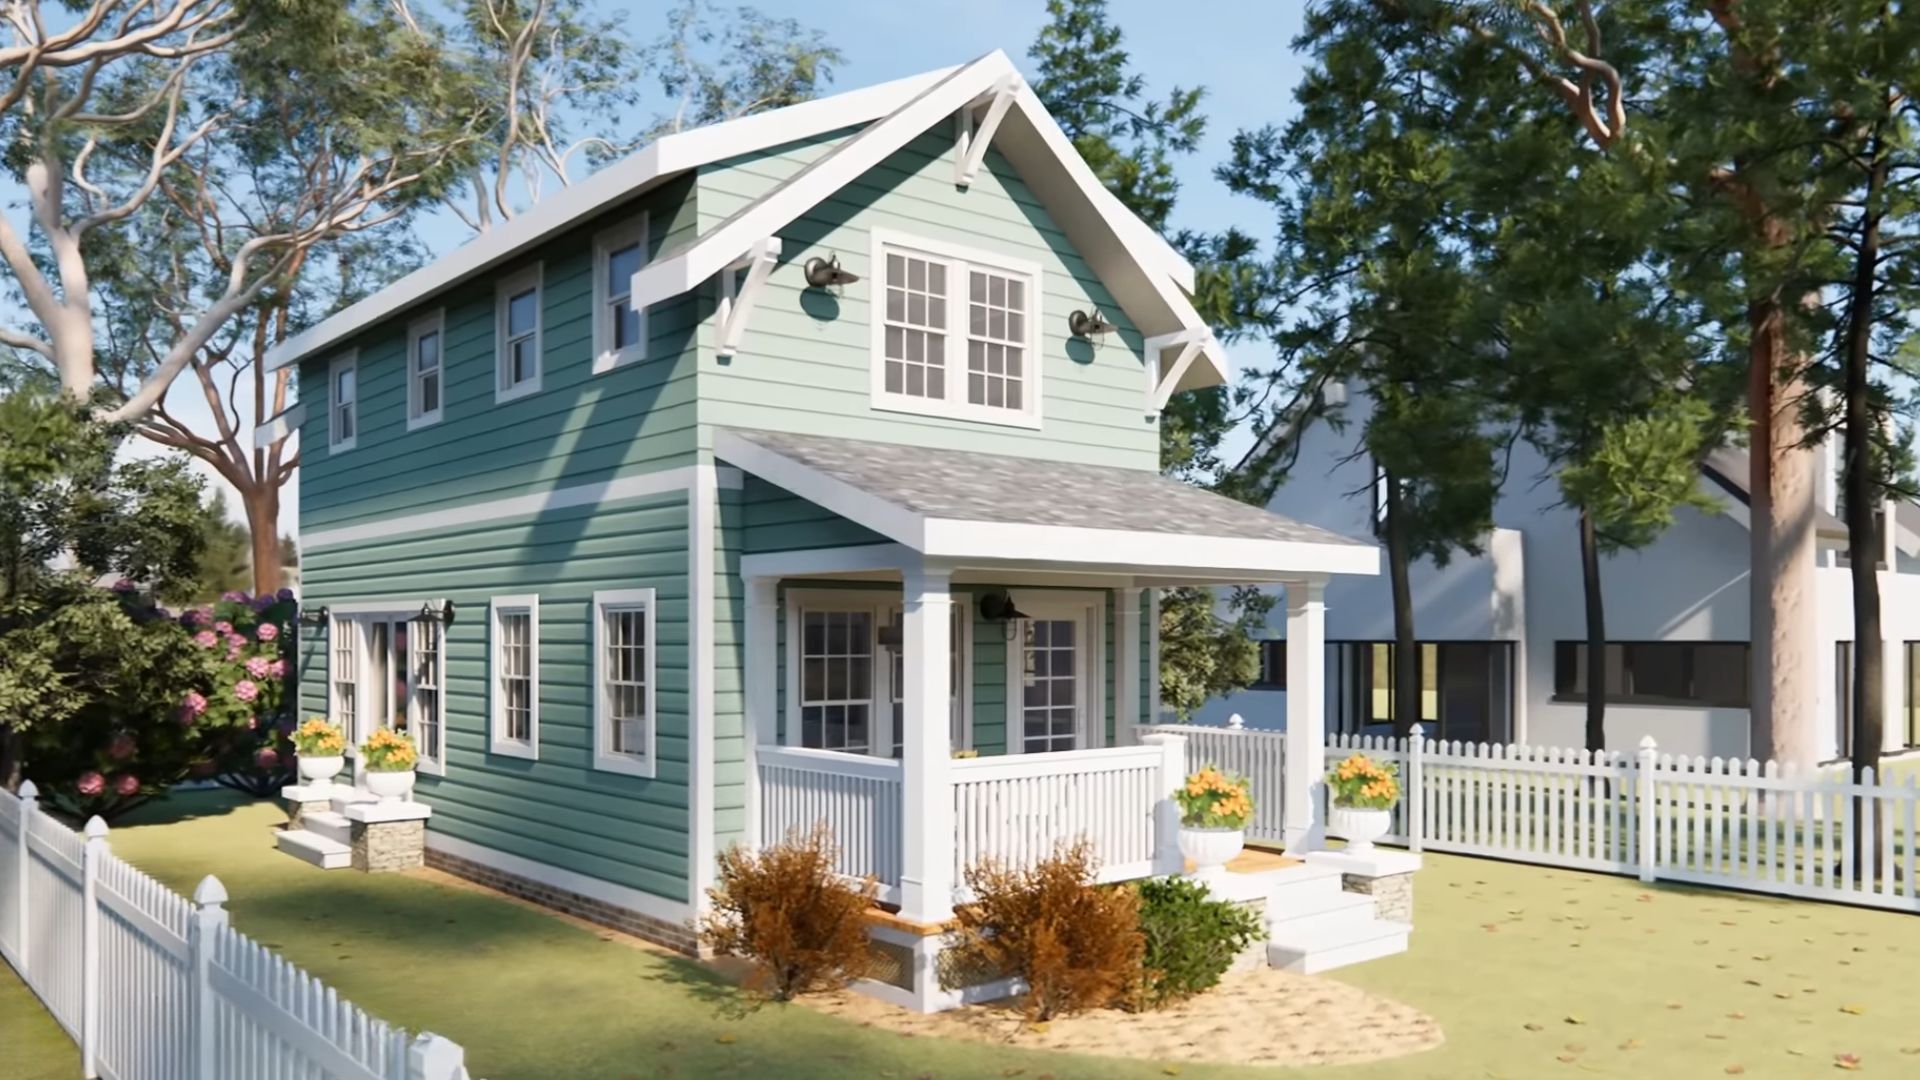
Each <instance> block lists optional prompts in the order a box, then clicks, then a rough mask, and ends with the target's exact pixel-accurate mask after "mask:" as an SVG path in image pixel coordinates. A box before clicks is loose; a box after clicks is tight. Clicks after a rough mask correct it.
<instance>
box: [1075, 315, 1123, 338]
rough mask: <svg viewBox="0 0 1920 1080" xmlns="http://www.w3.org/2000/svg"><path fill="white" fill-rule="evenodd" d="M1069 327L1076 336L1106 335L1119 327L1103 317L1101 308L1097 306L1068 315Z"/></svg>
mask: <svg viewBox="0 0 1920 1080" xmlns="http://www.w3.org/2000/svg"><path fill="white" fill-rule="evenodd" d="M1067 329H1068V330H1069V331H1071V332H1072V334H1073V336H1074V337H1077V338H1089V337H1093V336H1094V335H1096V334H1098V335H1099V336H1101V337H1106V336H1107V335H1108V334H1111V333H1113V332H1114V331H1115V330H1118V329H1119V327H1117V326H1115V325H1113V324H1112V323H1110V322H1108V321H1107V320H1106V319H1104V318H1101V316H1100V309H1098V308H1095V309H1094V310H1092V311H1076V312H1074V313H1073V314H1071V315H1069V316H1067Z"/></svg>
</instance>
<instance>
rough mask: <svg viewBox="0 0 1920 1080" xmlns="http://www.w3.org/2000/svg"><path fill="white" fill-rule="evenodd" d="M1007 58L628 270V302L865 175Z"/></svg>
mask: <svg viewBox="0 0 1920 1080" xmlns="http://www.w3.org/2000/svg"><path fill="white" fill-rule="evenodd" d="M1010 73H1013V62H1012V61H1011V60H1008V59H1007V56H1006V54H1005V53H1003V52H1000V51H998V50H996V51H994V52H991V53H988V54H987V55H986V56H983V57H981V58H980V59H978V60H975V61H974V62H973V63H971V64H968V65H966V66H965V67H963V68H960V69H959V70H957V71H955V72H953V73H952V74H950V75H948V76H947V77H946V78H944V79H942V80H940V81H939V82H938V83H935V84H934V85H933V86H930V87H928V88H927V89H926V90H924V91H922V92H921V93H920V94H919V95H917V96H916V97H914V99H913V100H911V101H909V102H907V103H906V104H904V105H902V106H901V107H900V108H898V109H896V110H894V111H893V112H892V113H890V114H889V115H888V116H887V117H886V118H885V119H883V120H880V121H879V122H878V123H875V124H873V125H872V126H871V127H868V128H867V129H866V130H864V131H861V132H860V133H858V134H856V135H854V136H853V137H851V138H849V139H847V140H846V141H845V142H843V143H841V144H840V145H839V146H837V147H835V148H834V149H833V150H832V151H830V152H829V153H826V154H824V155H822V156H820V157H819V158H816V159H815V160H814V161H813V162H812V163H811V164H809V165H807V167H806V168H804V169H801V170H800V171H799V172H797V173H795V174H793V175H792V176H790V177H788V178H787V179H786V180H784V181H782V182H781V183H780V184H779V185H778V186H777V187H775V188H774V189H773V190H772V191H769V192H768V193H767V194H765V195H763V196H761V197H760V198H759V199H758V200H756V201H754V202H752V203H749V204H748V205H747V206H745V207H744V208H742V209H740V210H738V211H736V212H735V213H734V214H733V215H732V216H730V217H728V218H727V219H726V220H725V221H722V222H721V223H720V224H718V225H716V226H714V227H713V228H712V229H711V230H709V231H708V232H707V234H706V235H705V236H702V237H700V238H698V239H696V240H694V241H693V242H692V243H690V244H688V245H687V246H686V247H685V248H682V249H681V250H680V251H678V252H676V253H674V254H672V255H669V256H667V257H665V258H662V259H658V260H656V261H654V262H652V263H650V264H648V265H646V266H643V267H641V268H640V270H639V271H638V272H637V273H635V274H634V275H633V285H632V294H633V303H634V306H635V307H645V306H649V305H652V304H657V303H660V302H661V301H663V300H668V299H671V298H672V297H675V296H679V295H680V294H681V293H684V292H686V291H688V290H689V289H692V288H693V287H694V286H696V285H698V284H700V283H701V282H703V281H705V280H707V279H708V278H710V277H712V276H713V275H715V274H717V273H719V272H720V271H721V270H723V269H725V268H726V267H727V266H728V265H730V264H731V263H733V262H734V261H735V260H736V259H738V258H739V257H740V256H741V255H742V254H743V253H745V252H746V251H747V249H748V248H749V247H751V246H752V245H753V243H754V242H755V241H757V240H760V239H762V238H764V237H768V236H772V235H773V234H774V233H776V232H778V231H779V230H780V229H782V228H784V227H786V226H787V225H788V224H789V223H791V222H792V221H794V220H795V219H796V218H798V217H800V215H802V214H804V213H806V212H807V211H809V210H811V209H813V208H814V207H815V206H818V205H820V204H821V203H823V202H825V201H826V200H827V199H829V198H831V197H832V196H833V194H834V193H835V192H837V191H839V190H840V189H841V188H843V187H846V186H847V185H848V184H850V183H852V182H853V181H854V180H856V179H858V178H859V177H861V176H863V175H865V174H866V173H867V172H868V171H869V170H871V169H873V168H874V167H875V166H878V165H879V164H881V163H882V162H884V161H886V159H887V158H889V157H891V156H893V154H894V152H895V151H897V150H899V149H900V148H902V147H904V146H906V145H907V143H909V142H911V141H912V140H913V139H915V138H916V137H918V136H919V135H920V134H922V133H923V132H925V131H927V130H929V129H931V128H932V127H933V126H934V125H935V124H937V123H939V122H940V121H942V120H945V119H946V118H948V117H950V116H952V115H953V114H954V113H955V112H957V111H958V110H959V109H960V108H962V107H963V106H965V105H966V104H968V103H969V102H971V101H972V100H973V99H975V98H977V97H979V96H980V95H981V94H983V93H986V92H989V91H991V90H992V89H993V88H994V87H995V86H996V85H998V83H999V80H1000V79H1001V77H1002V76H1005V75H1007V74H1010Z"/></svg>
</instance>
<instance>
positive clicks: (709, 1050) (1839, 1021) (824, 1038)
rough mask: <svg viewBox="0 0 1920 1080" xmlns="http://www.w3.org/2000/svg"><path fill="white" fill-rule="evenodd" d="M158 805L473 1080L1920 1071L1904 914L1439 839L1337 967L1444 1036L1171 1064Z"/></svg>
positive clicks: (259, 908) (253, 928)
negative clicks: (1016, 1035) (1292, 1056)
mask: <svg viewBox="0 0 1920 1080" xmlns="http://www.w3.org/2000/svg"><path fill="white" fill-rule="evenodd" d="M166 812H169V813H172V814H173V815H175V817H177V818H178V820H175V821H173V822H172V823H168V824H138V823H129V824H128V825H126V826H123V827H121V828H118V829H116V830H115V831H114V834H113V836H112V838H111V839H112V843H113V845H114V847H115V849H116V850H118V851H119V852H121V853H122V854H123V855H125V856H127V857H128V858H130V859H132V860H133V861H134V862H136V863H138V864H139V865H141V866H143V867H144V868H146V869H147V870H149V871H150V872H152V873H154V874H155V875H156V876H158V877H159V878H161V879H162V880H163V881H166V882H167V883H168V884H170V885H171V886H173V887H174V888H176V889H179V890H181V891H183V892H186V891H190V890H191V889H192V887H193V885H194V883H195V882H196V881H197V880H198V879H199V877H200V876H201V875H203V874H206V873H208V872H212V873H216V874H218V875H219V876H220V878H221V880H222V881H224V882H225V883H226V885H227V888H228V891H229V892H230V893H231V895H232V896H233V897H234V899H233V901H232V903H231V904H230V908H231V910H232V912H233V917H234V921H235V923H236V925H238V926H239V927H240V928H242V929H244V930H245V931H247V932H248V933H250V934H252V935H254V936H255V937H256V938H258V939H259V940H261V941H263V942H266V943H268V944H271V945H272V946H273V947H275V948H277V949H279V950H280V951H281V952H282V953H284V954H285V955H287V956H288V957H289V958H291V959H292V960H294V961H295V962H297V963H299V964H301V965H302V966H304V967H306V968H307V969H308V970H310V971H312V972H313V973H315V974H317V975H319V976H321V977H322V978H324V979H326V980H327V981H328V982H329V983H331V984H332V985H334V986H335V987H337V988H339V989H340V990H341V992H343V993H344V994H346V995H347V996H349V997H351V998H352V999H353V1000H354V1001H356V1002H357V1003H359V1004H361V1005H363V1006H365V1007H366V1008H367V1009H369V1010H370V1011H372V1012H374V1013H375V1014H377V1015H379V1016H382V1017H384V1018H386V1019H388V1020H390V1021H393V1022H396V1023H400V1024H404V1025H407V1026H409V1027H414V1028H425V1029H430V1030H434V1031H438V1032H441V1033H443V1034H445V1035H447V1036H449V1037H451V1038H453V1039H456V1040H458V1041H459V1042H461V1043H462V1044H464V1045H465V1046H466V1047H467V1049H468V1053H469V1057H468V1064H469V1066H470V1067H471V1068H472V1070H473V1073H474V1075H475V1076H476V1077H479V1078H481V1080H518V1078H525V1080H535V1078H539V1080H546V1078H550V1077H581V1078H605V1080H633V1078H640V1077H666V1076H673V1077H710V1076H751V1075H762V1074H771V1073H774V1072H775V1071H777V1073H778V1075H780V1076H782V1077H794V1078H811V1077H819V1078H823V1080H824V1078H827V1077H836V1078H837V1077H849V1076H874V1077H887V1076H892V1077H900V1078H903V1080H912V1078H917V1077H939V1078H945V1077H1010V1076H1025V1077H1029V1078H1033V1080H1038V1078H1040V1077H1043V1076H1052V1077H1054V1078H1055V1080H1066V1078H1069V1077H1087V1078H1092V1077H1115V1078H1123V1080H1124V1078H1141V1080H1144V1078H1146V1077H1163V1076H1166V1075H1172V1074H1173V1073H1174V1072H1177V1074H1178V1075H1180V1076H1183V1077H1199V1078H1208V1077H1218V1078H1223V1080H1224V1078H1238V1080H1252V1078H1254V1077H1256V1076H1280V1075H1286V1076H1295V1077H1304V1076H1308V1075H1312V1076H1316V1077H1326V1078H1329V1080H1414V1078H1434V1080H1439V1078H1446V1080H1455V1078H1461V1077H1469V1078H1481V1077H1494V1078H1498V1077H1510V1078H1514V1080H1520V1078H1529V1080H1530V1078H1533V1077H1541V1076H1556V1075H1562V1073H1563V1072H1564V1074H1565V1075H1568V1076H1574V1075H1586V1076H1611V1077H1637V1078H1652V1077H1676V1078H1681V1077H1684V1078H1695V1077H1706V1076H1720V1075H1724V1074H1726V1072H1727V1070H1728V1069H1729V1067H1731V1066H1736V1065H1737V1066H1740V1068H1741V1069H1742V1070H1744V1071H1743V1073H1742V1075H1745V1076H1748V1077H1754V1078H1768V1077H1779V1078H1788V1077H1810V1076H1828V1075H1834V1073H1835V1067H1834V1056H1835V1055H1836V1054H1841V1053H1851V1054H1856V1055H1858V1056H1859V1058H1860V1059H1861V1062H1862V1063H1863V1070H1862V1071H1865V1072H1871V1073H1875V1074H1879V1075H1887V1076H1901V1075H1915V1074H1920V1056H1915V1055H1910V1054H1907V1053H1905V1052H1904V1051H1920V1027H1916V1026H1915V1025H1914V1023H1913V1020H1912V1015H1913V1014H1912V1005H1911V1001H1912V990H1913V986H1914V982H1915V968H1916V967H1917V966H1920V919H1915V918H1914V917H1912V916H1903V915H1895V914H1889V913H1881V912H1871V911H1863V910H1857V909H1849V908H1841V907H1832V906H1822V905H1815V904H1802V903H1794V902H1789V901H1775V900H1770V899H1766V898H1762V897H1752V896H1741V895H1737V894H1730V893H1709V892H1700V891H1694V890H1688V889H1682V888H1675V887H1665V886H1661V887H1655V888H1646V887H1643V886H1641V885H1640V884H1639V883H1638V882H1636V881H1633V880H1631V879H1626V878H1616V877H1607V876H1601V875H1589V874H1580V873H1573V872H1565V871H1556V870H1545V869H1539V868H1534V867H1528V866H1519V865H1509V864H1504V863H1497V862H1490V861H1482V860H1474V859H1465V858H1455V857H1448V856H1429V857H1428V860H1427V867H1426V869H1425V870H1423V871H1422V872H1421V874H1420V876H1419V878H1418V884H1417V893H1418V896H1417V901H1418V913H1417V916H1416V922H1417V924H1418V926H1419V929H1418V931H1417V932H1416V933H1415V935H1414V939H1413V948H1412V950H1411V952H1409V953H1408V954H1406V955H1404V956H1399V957H1394V958H1391V959H1388V960H1382V961H1377V962H1374V963H1371V964H1366V965H1362V966H1360V967H1357V968H1348V969H1345V970H1343V971H1341V972H1339V973H1337V975H1336V976H1335V977H1337V978H1340V979H1343V980H1346V981H1348V982H1352V983H1354V984H1356V985H1359V986H1363V987H1366V988H1368V989H1371V990H1374V991H1377V992H1379V993H1383V994H1387V995H1390V996H1392V997H1395V998H1398V999H1399V1000H1402V1001H1405V1002H1408V1003H1410V1004H1413V1005H1415V1006H1417V1007H1419V1008H1421V1009H1424V1010H1426V1011H1427V1012H1429V1013H1431V1014H1432V1015H1434V1016H1435V1017H1437V1018H1438V1019H1439V1020H1440V1022H1441V1024H1442V1025H1443V1027H1444V1028H1445V1030H1446V1034H1447V1044H1446V1045H1445V1046H1443V1047H1441V1048H1440V1049H1438V1050H1435V1051H1432V1052H1430V1053H1427V1054H1422V1055H1418V1056H1415V1057H1411V1058H1403V1059H1401V1060H1399V1061H1395V1062H1386V1063H1381V1064H1378V1065H1370V1066H1356V1067H1346V1068H1333V1069H1325V1068H1323V1069H1315V1070H1302V1071H1298V1072H1293V1071H1282V1070H1253V1069H1224V1068H1222V1069H1211V1068H1201V1067H1195V1066H1181V1067H1179V1068H1178V1069H1177V1070H1171V1071H1170V1070H1163V1069H1162V1068H1161V1067H1160V1066H1158V1065H1152V1064H1147V1063H1128V1062H1118V1061H1114V1060H1111V1059H1101V1058H1084V1057H1068V1056H1062V1055H1053V1054H1044V1053H1039V1052H1032V1051H1015V1050H1008V1049H1004V1048H1000V1047H995V1046H987V1045H974V1044H960V1043H949V1042H936V1041H933V1040H928V1039H915V1038H906V1037H902V1036H899V1035H893V1034H887V1033H882V1032H878V1031H875V1030H873V1029H868V1028H860V1027H855V1026H852V1025H851V1024H848V1023H845V1022H842V1021H838V1020H834V1019H830V1018H826V1017H823V1016H820V1015H819V1014H817V1013H814V1012H811V1011H809V1010H806V1009H804V1008H798V1007H787V1008H778V1007H769V1008H765V1009H762V1010H760V1011H758V1012H755V1013H751V1014H745V1013H743V1012H742V1010H741V1009H740V1007H739V1002H738V1000H737V999H736V998H735V996H734V995H733V993H732V992H731V991H730V990H729V989H728V988H727V987H726V986H725V985H722V984H720V983H718V982H716V981H715V980H714V979H713V978H712V977H710V976H709V975H708V974H707V973H706V972H705V970H704V969H703V968H701V967H699V966H698V965H695V964H693V963H690V962H686V961H682V960H678V959H673V958H669V957H665V956H662V955H659V954H656V953H653V952H650V951H646V950H642V949H637V948H633V947H630V946H628V945H625V944H619V943H614V942H610V941H608V940H606V939H605V937H603V936H602V935H597V934H594V933H591V932H588V931H584V930H581V929H578V928H576V927H574V926H572V925H570V924H567V923H564V922H561V921H559V920H557V919H553V918H550V917H547V916H545V915H543V914H541V913H539V912H537V911H533V910H529V909H527V908H524V907H521V906H519V905H516V904H512V903H508V902H505V901H502V900H499V899H496V898H493V897H491V896H489V895H486V894H482V893H477V892H472V891H469V890H463V889H455V888H448V887H443V886H439V885H436V884H432V883H428V882H425V881H421V880H418V879H414V878H410V877H406V876H401V875H385V876H379V875H364V874H356V873H352V872H349V871H336V872H333V873H322V872H320V871H317V870H312V869H309V868H307V867H305V866H303V865H301V864H299V863H296V862H295V861H293V860H292V859H289V858H287V857H286V856H284V855H280V854H278V853H276V852H274V851H273V849H272V838H271V835H270V833H269V829H270V827H271V826H272V824H273V823H274V822H275V821H277V820H279V817H280V812H279V810H278V809H277V808H276V807H273V806H270V805H264V804H245V805H236V804H235V802H234V801H233V800H231V799H230V798H228V797H226V796H224V795H194V796H187V797H182V798H178V799H176V800H174V804H173V806H171V807H169V808H166ZM148 816H149V819H150V820H153V819H157V817H158V813H155V814H150V815H148ZM31 1004H32V999H31V998H30V996H28V995H26V994H25V993H24V992H23V991H21V990H20V988H19V986H18V984H17V982H13V981H0V1046H4V1047H5V1048H6V1052H5V1054H4V1055H3V1056H4V1057H5V1060H6V1063H7V1065H8V1069H7V1070H5V1072H6V1075H7V1076H8V1077H9V1078H12V1077H15V1076H24V1077H27V1078H29V1080H40V1078H41V1077H42V1076H45V1077H48V1078H52V1077H64V1076H70V1075H73V1069H72V1066H73V1062H74V1056H73V1054H72V1052H71V1048H70V1047H67V1046H66V1045H65V1043H64V1040H63V1039H61V1038H60V1037H59V1033H58V1031H57V1029H55V1028H54V1027H53V1024H52V1021H51V1020H49V1019H47V1018H45V1016H44V1014H39V1013H37V1012H35V1011H34V1010H33V1009H32V1007H31ZM1855 1007H1858V1011H1848V1010H1849V1009H1854V1008H1855ZM22 1014H30V1015H22ZM15 1029H20V1030H18V1031H16V1030H15ZM43 1044H44V1049H43V1048H42V1047H43ZM19 1047H25V1048H26V1049H25V1051H24V1053H23V1054H16V1048H19ZM43 1058H44V1059H45V1061H44V1063H43V1061H42V1059H43ZM21 1062H24V1063H25V1064H24V1071H21V1070H20V1069H18V1068H16V1066H17V1065H19V1063H21ZM35 1070H38V1071H35Z"/></svg>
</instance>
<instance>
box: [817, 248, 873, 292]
mask: <svg viewBox="0 0 1920 1080" xmlns="http://www.w3.org/2000/svg"><path fill="white" fill-rule="evenodd" d="M805 272H806V275H807V284H808V285H810V286H812V287H813V288H816V289H830V288H836V287H839V286H844V285H851V284H853V283H854V282H856V281H859V280H860V275H859V274H856V273H854V272H853V271H851V270H848V269H846V268H844V267H842V266H841V265H840V256H838V255H830V256H828V257H827V258H824V259H823V258H821V257H819V256H818V255H816V256H814V257H813V258H811V259H808V260H807V265H806V268H805Z"/></svg>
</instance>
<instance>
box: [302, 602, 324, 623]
mask: <svg viewBox="0 0 1920 1080" xmlns="http://www.w3.org/2000/svg"><path fill="white" fill-rule="evenodd" d="M300 625H301V626H325V625H327V605H325V604H321V605H320V606H319V607H310V608H301V609H300Z"/></svg>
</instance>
